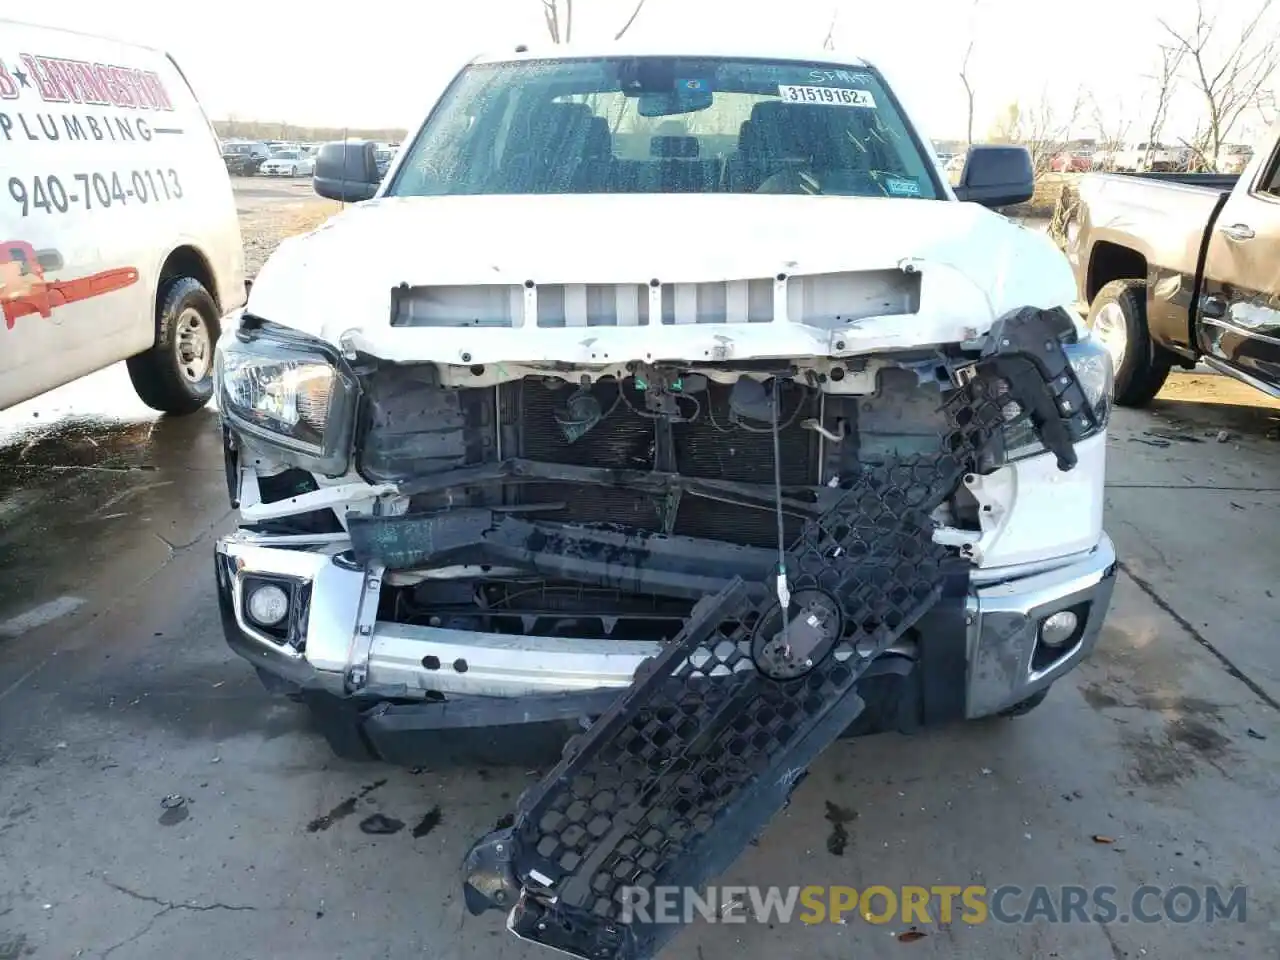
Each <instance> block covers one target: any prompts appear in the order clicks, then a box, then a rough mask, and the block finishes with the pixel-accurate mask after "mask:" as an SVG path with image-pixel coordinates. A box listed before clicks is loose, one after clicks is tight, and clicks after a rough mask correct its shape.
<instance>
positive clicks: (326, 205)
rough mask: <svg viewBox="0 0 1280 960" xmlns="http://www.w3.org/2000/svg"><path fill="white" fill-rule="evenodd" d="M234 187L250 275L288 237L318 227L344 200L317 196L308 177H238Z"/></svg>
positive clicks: (246, 265) (253, 273)
mask: <svg viewBox="0 0 1280 960" xmlns="http://www.w3.org/2000/svg"><path fill="white" fill-rule="evenodd" d="M232 187H233V188H234V189H235V195H236V209H237V211H239V213H240V235H241V237H242V238H243V240H244V253H245V269H246V270H247V271H248V276H250V277H254V276H256V275H257V273H258V271H259V270H261V269H262V265H263V264H264V263H266V261H267V257H269V256H271V251H273V250H274V249H275V248H276V246H277V244H279V243H280V241H281V240H283V239H284V238H285V237H289V236H292V235H294V234H295V233H303V232H305V231H307V230H311V229H313V228H315V227H318V226H319V225H320V224H322V223H324V221H325V220H327V219H329V217H331V216H333V215H334V214H335V213H337V212H338V211H340V210H341V209H342V204H340V203H335V202H334V201H332V200H325V199H324V198H322V197H318V196H316V194H315V191H313V190H312V189H311V181H310V179H306V178H303V179H296V180H267V179H265V178H263V177H251V178H240V177H238V178H236V179H234V180H233V181H232Z"/></svg>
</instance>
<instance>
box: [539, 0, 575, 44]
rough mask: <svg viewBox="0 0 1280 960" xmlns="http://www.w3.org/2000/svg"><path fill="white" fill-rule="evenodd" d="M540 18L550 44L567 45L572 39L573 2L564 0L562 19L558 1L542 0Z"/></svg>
mask: <svg viewBox="0 0 1280 960" xmlns="http://www.w3.org/2000/svg"><path fill="white" fill-rule="evenodd" d="M542 17H543V19H544V20H546V23H547V33H549V34H550V35H551V42H552V43H568V42H569V41H570V40H572V39H573V0H564V16H563V17H561V10H560V0H542Z"/></svg>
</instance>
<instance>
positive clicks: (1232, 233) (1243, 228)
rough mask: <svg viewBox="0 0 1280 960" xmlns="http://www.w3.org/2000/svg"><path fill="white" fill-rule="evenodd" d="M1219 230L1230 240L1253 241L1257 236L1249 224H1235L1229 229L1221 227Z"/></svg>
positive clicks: (1228, 227)
mask: <svg viewBox="0 0 1280 960" xmlns="http://www.w3.org/2000/svg"><path fill="white" fill-rule="evenodd" d="M1218 230H1219V231H1220V232H1221V233H1222V234H1224V235H1225V236H1226V238H1227V239H1228V240H1236V241H1244V240H1252V239H1253V238H1254V237H1255V236H1256V234H1255V233H1254V232H1253V227H1251V226H1249V225H1248V224H1247V223H1233V224H1231V225H1230V226H1227V227H1219V228H1218Z"/></svg>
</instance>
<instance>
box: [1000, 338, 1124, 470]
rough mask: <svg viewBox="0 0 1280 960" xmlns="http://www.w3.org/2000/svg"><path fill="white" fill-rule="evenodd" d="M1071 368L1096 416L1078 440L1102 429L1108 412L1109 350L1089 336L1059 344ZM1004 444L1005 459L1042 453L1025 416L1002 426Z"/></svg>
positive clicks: (1110, 384)
mask: <svg viewBox="0 0 1280 960" xmlns="http://www.w3.org/2000/svg"><path fill="white" fill-rule="evenodd" d="M1063 350H1064V351H1065V352H1066V354H1067V360H1068V361H1070V363H1071V369H1072V370H1074V371H1075V374H1076V378H1077V379H1078V380H1079V381H1080V387H1081V389H1083V390H1084V395H1085V399H1086V400H1088V402H1089V406H1090V407H1091V408H1092V409H1093V412H1094V415H1095V416H1096V417H1097V419H1098V426H1097V428H1096V429H1092V430H1089V431H1087V432H1085V433H1083V434H1080V435H1077V436H1076V437H1075V438H1074V439H1075V440H1076V441H1077V442H1078V441H1080V440H1084V439H1085V438H1086V437H1091V436H1093V435H1094V434H1095V433H1098V432H1100V431H1102V430H1103V429H1104V428H1105V427H1106V425H1107V419H1108V418H1109V417H1110V416H1111V402H1112V398H1113V396H1114V393H1115V370H1114V369H1113V368H1112V365H1111V354H1110V353H1109V352H1108V351H1107V349H1106V348H1105V347H1104V346H1102V344H1101V343H1099V342H1098V341H1097V340H1095V339H1094V338H1093V337H1089V338H1088V339H1086V340H1081V341H1080V342H1078V343H1068V344H1065V345H1064V346H1063ZM1004 447H1005V455H1004V459H1005V460H1006V461H1011V460H1021V459H1023V458H1025V457H1032V456H1035V455H1036V454H1040V453H1044V444H1042V443H1041V442H1040V438H1039V437H1037V436H1036V432H1035V428H1034V427H1032V425H1031V423H1030V421H1028V420H1027V419H1026V418H1022V419H1020V420H1018V421H1017V422H1016V423H1011V424H1010V425H1009V426H1007V427H1005V429H1004Z"/></svg>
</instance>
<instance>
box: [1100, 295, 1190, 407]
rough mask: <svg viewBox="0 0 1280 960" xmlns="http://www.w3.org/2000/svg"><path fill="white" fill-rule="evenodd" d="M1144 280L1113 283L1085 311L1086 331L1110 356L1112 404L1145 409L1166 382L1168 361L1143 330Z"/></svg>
mask: <svg viewBox="0 0 1280 960" xmlns="http://www.w3.org/2000/svg"><path fill="white" fill-rule="evenodd" d="M1146 292H1147V284H1146V281H1145V280H1113V281H1112V282H1111V283H1108V284H1107V285H1106V286H1105V287H1103V288H1102V289H1101V290H1099V291H1098V295H1097V296H1096V297H1094V298H1093V305H1092V306H1091V307H1090V308H1089V320H1088V324H1089V328H1090V329H1091V330H1093V333H1094V336H1095V337H1097V338H1098V340H1099V341H1100V342H1101V343H1102V344H1103V346H1105V347H1106V348H1107V351H1108V352H1109V353H1110V354H1111V362H1112V364H1113V365H1114V366H1115V373H1116V403H1117V404H1119V405H1120V406H1122V407H1145V406H1146V405H1147V404H1148V403H1150V402H1151V401H1152V399H1154V397H1155V395H1156V394H1157V393H1159V392H1160V388H1161V387H1163V386H1164V382H1165V380H1167V379H1168V378H1169V370H1170V368H1171V367H1172V361H1171V359H1170V357H1169V355H1168V353H1166V352H1165V351H1164V350H1163V349H1162V348H1160V347H1159V346H1157V345H1156V344H1155V343H1154V342H1153V341H1152V339H1151V332H1150V330H1148V329H1147V299H1146Z"/></svg>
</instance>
